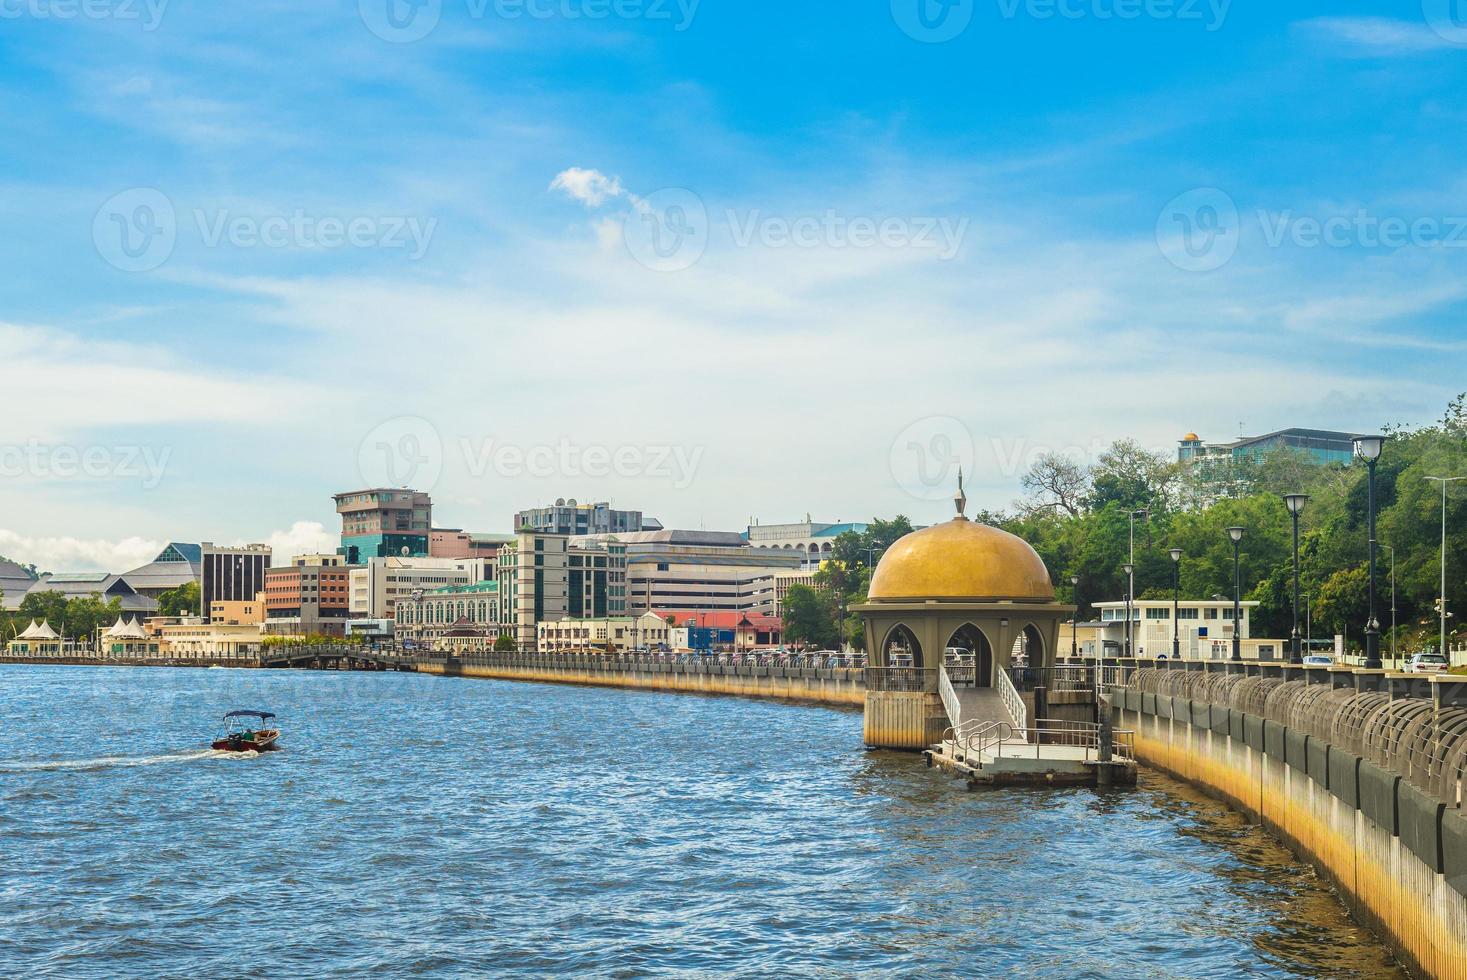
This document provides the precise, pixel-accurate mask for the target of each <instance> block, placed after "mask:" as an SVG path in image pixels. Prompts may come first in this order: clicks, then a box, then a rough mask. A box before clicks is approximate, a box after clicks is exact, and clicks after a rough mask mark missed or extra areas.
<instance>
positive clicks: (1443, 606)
mask: <svg viewBox="0 0 1467 980" xmlns="http://www.w3.org/2000/svg"><path fill="white" fill-rule="evenodd" d="M1427 479H1428V480H1430V481H1431V482H1432V483H1440V484H1441V485H1442V591H1441V596H1440V598H1438V599H1437V603H1438V605H1439V607H1440V610H1439V611H1440V612H1441V620H1442V637H1441V644H1442V645H1441V650H1440V651H1438V652H1440V653H1441V655H1442V656H1443V657H1446V656H1448V654H1447V617H1448V616H1449V615H1451V614H1450V613H1448V612H1447V488H1448V487H1450V486H1451V485H1452V484H1453V483H1459V482H1461V481H1462V480H1467V476H1428V477H1427Z"/></svg>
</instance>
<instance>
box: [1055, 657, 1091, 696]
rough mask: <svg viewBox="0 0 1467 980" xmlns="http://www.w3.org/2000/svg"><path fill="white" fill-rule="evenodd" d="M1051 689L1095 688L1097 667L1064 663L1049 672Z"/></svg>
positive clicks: (1075, 689)
mask: <svg viewBox="0 0 1467 980" xmlns="http://www.w3.org/2000/svg"><path fill="white" fill-rule="evenodd" d="M1049 689H1050V690H1051V691H1093V690H1095V668H1094V667H1084V666H1081V665H1079V664H1064V665H1060V666H1058V667H1055V668H1054V669H1053V670H1051V671H1050V674H1049Z"/></svg>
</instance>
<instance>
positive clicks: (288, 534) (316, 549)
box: [238, 521, 341, 565]
mask: <svg viewBox="0 0 1467 980" xmlns="http://www.w3.org/2000/svg"><path fill="white" fill-rule="evenodd" d="M238 543H240V544H244V543H245V542H238ZM265 543H266V544H268V545H269V546H270V549H271V551H272V552H273V554H272V555H271V558H270V562H271V564H272V565H289V564H290V561H291V559H292V558H295V557H296V556H297V555H320V554H327V555H329V554H331V553H332V552H334V551H336V546H337V545H338V544H340V543H341V542H340V541H339V540H338V538H337V536H336V535H334V534H332V533H331V532H329V531H327V530H326V527H325V525H323V524H322V523H321V522H320V521H296V522H295V523H294V524H292V525H291V526H290V529H289V530H286V531H271V532H270V536H269V537H267V538H266V539H265Z"/></svg>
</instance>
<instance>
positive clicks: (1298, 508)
mask: <svg viewBox="0 0 1467 980" xmlns="http://www.w3.org/2000/svg"><path fill="white" fill-rule="evenodd" d="M1284 503H1285V504H1287V505H1288V507H1289V516H1290V517H1292V518H1293V519H1294V633H1293V637H1292V640H1293V642H1292V645H1291V646H1290V655H1289V662H1290V663H1295V664H1302V663H1303V662H1304V639H1303V637H1302V636H1300V635H1299V595H1300V590H1299V515H1301V514H1303V513H1304V505H1305V504H1307V503H1309V494H1307V493H1289V494H1285V495H1284ZM1235 625H1236V624H1235Z"/></svg>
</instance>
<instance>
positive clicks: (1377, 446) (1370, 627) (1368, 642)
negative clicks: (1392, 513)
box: [1354, 436, 1385, 670]
mask: <svg viewBox="0 0 1467 980" xmlns="http://www.w3.org/2000/svg"><path fill="white" fill-rule="evenodd" d="M1354 442H1355V454H1356V455H1358V456H1359V457H1360V458H1361V459H1363V460H1365V465H1366V466H1367V467H1368V469H1369V472H1368V474H1367V476H1366V484H1367V508H1368V513H1369V528H1370V529H1369V535H1370V542H1369V543H1370V589H1369V592H1370V621H1369V622H1368V623H1366V624H1365V669H1366V670H1380V669H1381V668H1382V667H1384V666H1385V665H1384V664H1382V663H1381V662H1380V618H1379V617H1378V616H1377V615H1376V608H1375V607H1376V595H1375V591H1376V590H1375V577H1376V576H1375V557H1376V550H1377V548H1376V541H1375V464H1376V463H1377V462H1379V461H1380V454H1381V450H1383V449H1384V448H1385V436H1356V437H1355V439H1354Z"/></svg>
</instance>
